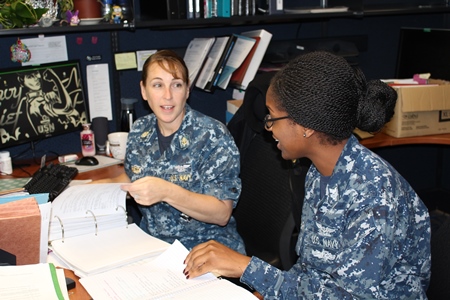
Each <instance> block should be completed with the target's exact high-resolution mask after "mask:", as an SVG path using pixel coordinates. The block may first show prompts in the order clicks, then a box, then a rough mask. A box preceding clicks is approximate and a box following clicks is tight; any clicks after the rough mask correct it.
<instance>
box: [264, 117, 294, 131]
mask: <svg viewBox="0 0 450 300" xmlns="http://www.w3.org/2000/svg"><path fill="white" fill-rule="evenodd" d="M287 118H290V117H289V116H284V117H279V118H273V119H272V118H271V117H270V115H266V116H265V117H264V127H265V128H266V129H267V130H269V129H270V128H272V126H273V122H275V121H278V120H283V119H287Z"/></svg>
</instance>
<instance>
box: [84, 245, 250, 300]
mask: <svg viewBox="0 0 450 300" xmlns="http://www.w3.org/2000/svg"><path fill="white" fill-rule="evenodd" d="M188 253H189V252H188V250H187V249H186V248H185V247H184V246H183V245H182V244H181V243H180V242H179V241H175V242H174V243H173V244H172V245H171V246H170V248H168V249H167V250H166V251H165V252H164V253H163V254H161V255H160V256H158V257H157V258H156V259H154V260H152V261H149V260H143V261H141V262H139V263H136V264H132V265H128V266H125V267H122V268H118V269H115V270H111V271H108V272H105V273H102V274H98V275H95V276H90V277H86V278H82V279H80V283H81V284H82V285H83V286H84V288H85V289H86V291H87V292H88V293H89V295H91V297H93V298H94V299H117V300H119V299H127V300H132V299H136V300H138V299H184V300H188V299H193V300H202V299H205V300H206V299H208V300H209V299H215V300H222V299H223V300H229V299H239V300H245V299H252V300H254V299H256V297H255V296H254V295H253V294H252V293H250V292H249V291H247V290H245V289H243V288H241V287H239V286H237V285H235V284H233V283H231V282H229V281H228V280H225V279H219V278H216V277H215V276H214V275H213V274H211V273H207V274H205V275H202V276H200V277H197V278H193V279H186V277H185V275H184V274H183V269H184V268H185V265H184V264H183V261H184V259H185V258H186V256H187V254H188Z"/></svg>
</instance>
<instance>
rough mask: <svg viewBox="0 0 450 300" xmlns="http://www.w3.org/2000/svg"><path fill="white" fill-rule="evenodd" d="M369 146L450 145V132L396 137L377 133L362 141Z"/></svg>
mask: <svg viewBox="0 0 450 300" xmlns="http://www.w3.org/2000/svg"><path fill="white" fill-rule="evenodd" d="M360 142H361V144H363V145H364V146H366V147H367V148H379V147H389V146H400V145H413V144H435V145H436V144H438V145H450V134H449V133H447V134H436V135H424V136H413V137H404V138H395V137H392V136H390V135H387V134H385V133H382V132H381V133H377V134H376V135H375V136H374V137H372V138H368V139H364V140H362V141H360Z"/></svg>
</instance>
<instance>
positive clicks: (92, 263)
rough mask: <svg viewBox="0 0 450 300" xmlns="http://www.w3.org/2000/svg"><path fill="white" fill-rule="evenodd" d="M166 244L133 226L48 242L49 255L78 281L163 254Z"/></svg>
mask: <svg viewBox="0 0 450 300" xmlns="http://www.w3.org/2000/svg"><path fill="white" fill-rule="evenodd" d="M167 247H169V244H168V243H166V242H164V241H162V240H160V239H157V238H155V237H153V236H151V235H149V234H147V233H145V232H144V231H143V230H142V229H140V228H139V227H137V226H136V224H130V225H129V226H128V227H124V228H115V229H110V230H106V231H101V232H99V233H98V234H97V235H95V234H93V233H91V234H87V235H80V236H76V237H72V238H68V239H66V238H65V239H64V241H63V240H57V241H53V242H52V243H51V249H52V250H53V253H54V254H55V255H56V256H57V257H58V258H59V259H60V260H61V261H63V262H64V263H65V264H66V265H67V266H68V267H69V268H70V269H71V270H73V271H74V272H75V274H76V275H77V276H79V277H81V278H83V277H86V276H91V275H95V274H99V273H102V272H105V271H108V270H112V269H114V268H117V267H121V266H124V265H127V264H130V263H134V262H137V261H140V260H142V259H146V258H154V257H156V256H158V255H159V254H161V253H162V252H164V250H166V249H167Z"/></svg>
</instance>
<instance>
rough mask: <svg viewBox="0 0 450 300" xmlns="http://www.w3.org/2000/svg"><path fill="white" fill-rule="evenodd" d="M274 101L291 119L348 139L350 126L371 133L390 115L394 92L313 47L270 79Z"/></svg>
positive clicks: (345, 63) (334, 138)
mask: <svg viewBox="0 0 450 300" xmlns="http://www.w3.org/2000/svg"><path fill="white" fill-rule="evenodd" d="M271 88H272V91H273V93H274V95H275V96H276V98H277V100H278V101H279V104H280V106H281V107H282V108H284V109H285V110H286V112H287V113H288V114H289V115H290V116H291V117H292V119H293V120H294V121H295V122H296V123H298V124H300V125H302V126H305V127H307V128H311V129H314V130H317V131H320V132H323V133H325V134H327V135H329V136H330V137H331V138H332V139H333V140H337V141H339V140H344V139H346V138H349V137H350V135H351V134H352V132H353V130H354V129H355V127H358V128H359V129H361V130H365V131H371V132H375V131H378V130H380V129H381V128H382V127H383V126H384V124H385V123H386V122H387V121H389V120H390V119H391V118H392V116H393V114H394V106H395V102H396V100H397V93H396V92H395V90H394V89H392V88H391V87H389V86H388V85H387V84H385V83H383V82H381V81H380V80H372V81H369V82H366V79H365V77H364V74H363V73H362V72H360V71H359V70H354V69H353V68H352V67H351V66H350V65H349V64H348V62H347V61H346V60H345V59H344V58H342V57H340V56H336V55H334V54H332V53H329V52H324V51H317V52H311V53H307V54H303V55H300V56H298V57H296V58H294V59H293V60H292V61H290V62H289V63H288V64H287V65H286V66H285V67H284V68H283V69H282V70H280V71H279V72H278V73H277V74H276V75H275V76H274V77H273V79H272V81H271Z"/></svg>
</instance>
